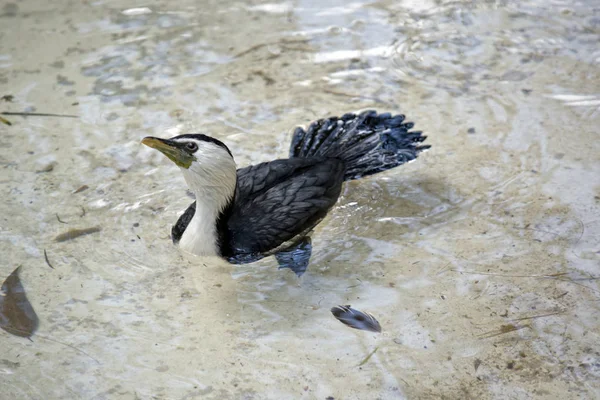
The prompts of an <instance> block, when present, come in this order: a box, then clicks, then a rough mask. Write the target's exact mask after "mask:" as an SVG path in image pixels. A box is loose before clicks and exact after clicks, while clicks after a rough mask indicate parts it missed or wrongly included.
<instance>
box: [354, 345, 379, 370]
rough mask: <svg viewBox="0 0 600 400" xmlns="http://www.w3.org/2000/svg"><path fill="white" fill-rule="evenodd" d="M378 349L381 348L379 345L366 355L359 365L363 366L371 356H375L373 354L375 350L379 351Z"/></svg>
mask: <svg viewBox="0 0 600 400" xmlns="http://www.w3.org/2000/svg"><path fill="white" fill-rule="evenodd" d="M377 349H379V346H378V347H375V349H373V351H372V352H370V353H369V355H368V356H366V357H365V359H364V360H362V362H361V363H360V364H358V366H359V367H362V366H363V365H365V364H366V363H367V362H368V361H369V360H370V359H371V357H373V354H375V352H377Z"/></svg>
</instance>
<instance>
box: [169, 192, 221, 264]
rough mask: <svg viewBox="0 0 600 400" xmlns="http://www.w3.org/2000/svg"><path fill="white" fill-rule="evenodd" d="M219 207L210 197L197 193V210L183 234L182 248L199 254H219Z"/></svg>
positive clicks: (180, 243) (180, 242) (180, 244)
mask: <svg viewBox="0 0 600 400" xmlns="http://www.w3.org/2000/svg"><path fill="white" fill-rule="evenodd" d="M219 208H220V207H218V205H217V204H215V203H214V202H213V201H211V200H210V199H206V198H202V197H199V196H198V194H196V212H195V213H194V217H193V218H192V220H191V221H190V223H189V224H188V226H187V228H186V229H185V231H184V232H183V235H182V236H181V240H180V241H179V246H180V247H181V249H183V250H185V251H187V252H189V253H192V254H196V255H199V256H217V255H219V232H218V231H217V219H218V218H219V214H220V211H219Z"/></svg>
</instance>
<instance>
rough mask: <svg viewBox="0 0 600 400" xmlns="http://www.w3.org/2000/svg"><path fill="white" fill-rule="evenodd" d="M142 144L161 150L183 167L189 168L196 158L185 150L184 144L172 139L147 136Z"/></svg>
mask: <svg viewBox="0 0 600 400" xmlns="http://www.w3.org/2000/svg"><path fill="white" fill-rule="evenodd" d="M142 144H145V145H146V146H148V147H152V148H153V149H156V150H158V151H160V152H161V153H163V154H164V155H165V156H167V157H168V158H169V160H171V161H173V162H174V163H175V164H177V166H179V167H181V168H185V169H188V168H189V167H190V166H191V165H192V162H193V161H194V160H195V159H196V157H194V156H193V155H191V154H190V153H188V152H187V151H185V150H184V148H183V145H182V144H180V143H177V142H174V141H172V140H168V139H160V138H157V137H152V136H146V137H145V138H144V139H143V140H142Z"/></svg>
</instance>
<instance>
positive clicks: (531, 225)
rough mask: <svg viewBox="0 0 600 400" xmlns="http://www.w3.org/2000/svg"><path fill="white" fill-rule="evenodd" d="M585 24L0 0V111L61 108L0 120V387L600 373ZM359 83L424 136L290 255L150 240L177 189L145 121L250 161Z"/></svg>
mask: <svg viewBox="0 0 600 400" xmlns="http://www.w3.org/2000/svg"><path fill="white" fill-rule="evenodd" d="M598 43H600V3H598V1H596V0H587V1H562V0H551V1H541V0H535V1H477V2H469V1H458V0H457V1H432V0H428V1H414V0H402V1H398V0H396V1H388V0H381V1H361V0H358V1H352V2H348V1H342V0H339V1H327V2H319V1H308V0H297V1H289V2H281V3H276V2H273V3H259V2H234V1H225V0H221V1H218V2H217V1H204V2H194V1H188V0H183V1H177V2H174V1H148V2H144V3H139V4H138V3H132V2H128V1H121V0H105V1H103V0H99V1H90V2H79V1H67V0H56V1H53V2H48V3H46V2H40V1H32V0H25V1H20V2H14V3H7V2H4V3H3V4H1V5H0V96H6V95H13V96H14V99H13V101H12V102H9V101H5V100H4V101H0V111H29V112H45V113H58V114H75V115H77V116H79V118H78V119H72V118H58V117H27V118H22V117H18V116H6V115H5V118H6V119H9V120H10V122H12V123H13V125H12V126H7V125H0V163H1V171H2V172H1V174H2V175H1V179H0V190H1V192H2V193H3V198H4V201H2V202H0V221H1V225H0V226H1V230H0V239H1V240H0V249H1V251H2V255H3V261H2V263H1V265H0V276H1V277H2V279H4V278H5V277H7V276H8V275H9V274H10V273H11V272H12V271H13V270H14V269H15V268H16V267H17V266H18V265H21V266H22V269H21V270H22V272H21V279H22V282H23V285H24V287H25V289H26V290H27V294H28V297H29V300H30V302H31V304H32V305H33V307H34V308H35V310H36V312H37V314H38V316H39V318H40V327H39V329H38V331H37V332H36V333H35V335H33V336H32V340H31V341H30V340H27V339H26V338H20V337H17V336H12V335H10V334H8V333H6V332H4V331H1V332H0V385H1V387H2V395H1V396H0V397H2V398H7V399H65V398H72V399H98V400H99V399H195V398H206V399H227V398H233V399H284V398H290V399H297V398H305V399H312V398H316V399H325V398H327V397H328V396H331V397H333V398H334V399H376V398H380V399H391V398H394V399H395V398H409V399H425V398H447V399H466V398H473V399H491V398H499V399H500V398H512V399H529V398H536V399H537V398H539V399H543V398H547V399H551V398H552V399H555V398H560V399H571V398H573V399H574V398H598V397H600V384H599V382H600V350H599V348H598V343H599V342H600V319H599V317H598V315H599V311H600V302H599V296H600V287H599V286H598V279H597V278H598V276H600V271H599V269H600V140H599V139H600V129H599V126H600V68H599V65H600V46H599V45H598ZM368 108H375V109H377V110H380V111H382V112H383V111H392V112H402V113H405V114H406V115H407V116H408V119H409V120H412V121H414V122H415V123H416V124H417V125H416V127H417V128H418V129H421V130H423V131H425V132H426V133H427V134H428V135H429V139H428V142H429V143H430V144H431V145H433V147H432V149H431V150H430V151H429V152H428V153H425V154H424V155H423V156H422V157H420V158H419V159H418V160H417V161H416V162H414V163H411V164H409V165H406V166H403V167H401V168H398V169H396V170H394V171H390V172H388V173H385V174H381V175H378V176H376V177H372V178H369V179H365V180H361V181H354V182H351V183H349V184H348V185H347V186H346V188H345V190H344V192H343V196H342V198H341V199H340V201H339V204H338V206H337V207H336V208H335V209H334V210H333V211H332V212H331V215H330V216H329V217H328V218H327V219H326V220H325V221H324V222H323V223H322V224H321V225H320V226H319V228H318V229H317V230H316V233H315V235H314V236H313V244H314V249H313V259H312V263H311V265H310V266H309V271H308V272H307V273H306V274H305V275H304V276H303V277H302V278H301V279H297V278H296V277H295V275H294V274H293V273H292V272H290V271H287V270H283V271H278V270H277V269H276V262H275V261H274V260H273V259H271V258H270V259H265V260H263V261H261V262H259V263H256V264H251V265H244V266H231V265H228V264H226V263H224V262H221V261H219V260H213V259H201V258H193V257H190V256H185V255H183V254H180V253H179V251H178V250H177V249H176V248H175V247H173V246H172V245H171V243H170V240H169V231H170V226H171V225H172V224H173V222H174V221H175V220H176V218H177V216H178V214H179V213H180V212H181V211H182V210H183V209H184V208H185V207H186V206H187V204H188V203H189V202H190V201H191V200H190V199H189V198H188V197H187V196H186V193H185V184H184V181H183V178H182V177H181V175H180V173H179V171H178V170H177V168H175V167H174V166H173V165H172V164H171V163H170V162H169V161H168V160H167V159H166V158H164V157H163V156H161V155H160V154H158V153H157V152H153V151H152V150H150V149H148V148H145V147H144V146H141V145H140V139H141V138H142V137H144V136H146V135H156V136H165V137H166V136H171V135H174V134H176V133H180V132H203V133H207V134H210V135H213V136H215V137H218V138H220V139H222V140H223V141H225V142H226V143H227V144H228V145H229V146H230V148H231V149H232V151H233V153H234V155H235V158H236V160H237V162H238V164H239V165H240V166H243V165H247V164H250V163H256V162H260V161H265V160H270V159H273V158H277V157H282V156H285V154H286V152H287V146H288V143H289V138H290V131H291V129H292V128H293V127H294V126H295V125H299V124H306V123H308V122H310V121H311V120H314V119H317V118H320V117H326V116H329V115H339V114H342V113H344V112H347V111H356V110H361V109H368ZM36 171H37V172H36ZM44 171H45V172H44ZM83 185H87V187H88V188H87V189H86V190H83V191H80V192H78V193H74V192H75V191H76V190H77V189H78V188H81V187H82V186H83ZM59 219H60V221H63V222H64V223H63V222H60V221H59ZM96 226H98V227H100V228H101V231H100V232H97V233H94V234H90V235H87V236H83V237H80V238H77V239H75V240H72V241H66V242H56V241H55V240H54V238H55V237H56V236H57V235H58V234H61V233H63V232H66V231H68V230H69V229H74V228H90V227H96ZM44 250H46V252H47V255H48V259H49V261H50V262H51V264H52V265H53V266H54V269H51V268H49V266H48V265H47V264H46V262H45V260H44ZM338 304H351V305H352V306H353V307H355V308H358V309H360V310H363V311H368V312H370V313H372V314H373V315H374V316H375V317H376V318H377V319H378V320H379V322H380V323H381V325H382V328H383V332H382V333H381V334H375V333H370V332H364V331H357V330H352V329H350V328H347V327H346V326H344V325H342V324H341V323H340V322H338V321H336V320H335V319H334V318H333V317H332V315H331V314H330V312H329V309H330V308H331V307H332V306H335V305H338ZM375 348H377V352H376V353H375V354H373V356H372V357H371V358H370V359H369V360H368V361H367V362H366V363H364V364H363V365H359V364H361V362H362V361H363V360H364V359H365V357H366V356H367V355H368V354H369V353H371V352H372V351H373V350H374V349H375Z"/></svg>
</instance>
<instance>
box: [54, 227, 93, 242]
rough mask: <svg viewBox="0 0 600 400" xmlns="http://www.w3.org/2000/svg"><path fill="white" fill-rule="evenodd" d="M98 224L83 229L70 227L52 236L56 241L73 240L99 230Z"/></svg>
mask: <svg viewBox="0 0 600 400" xmlns="http://www.w3.org/2000/svg"><path fill="white" fill-rule="evenodd" d="M100 230H101V229H100V227H99V226H94V227H92V228H85V229H71V230H68V231H66V232H65V233H61V234H60V235H58V236H57V237H55V238H54V241H56V242H66V241H67V240H73V239H76V238H78V237H80V236H85V235H90V234H92V233H96V232H100Z"/></svg>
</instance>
